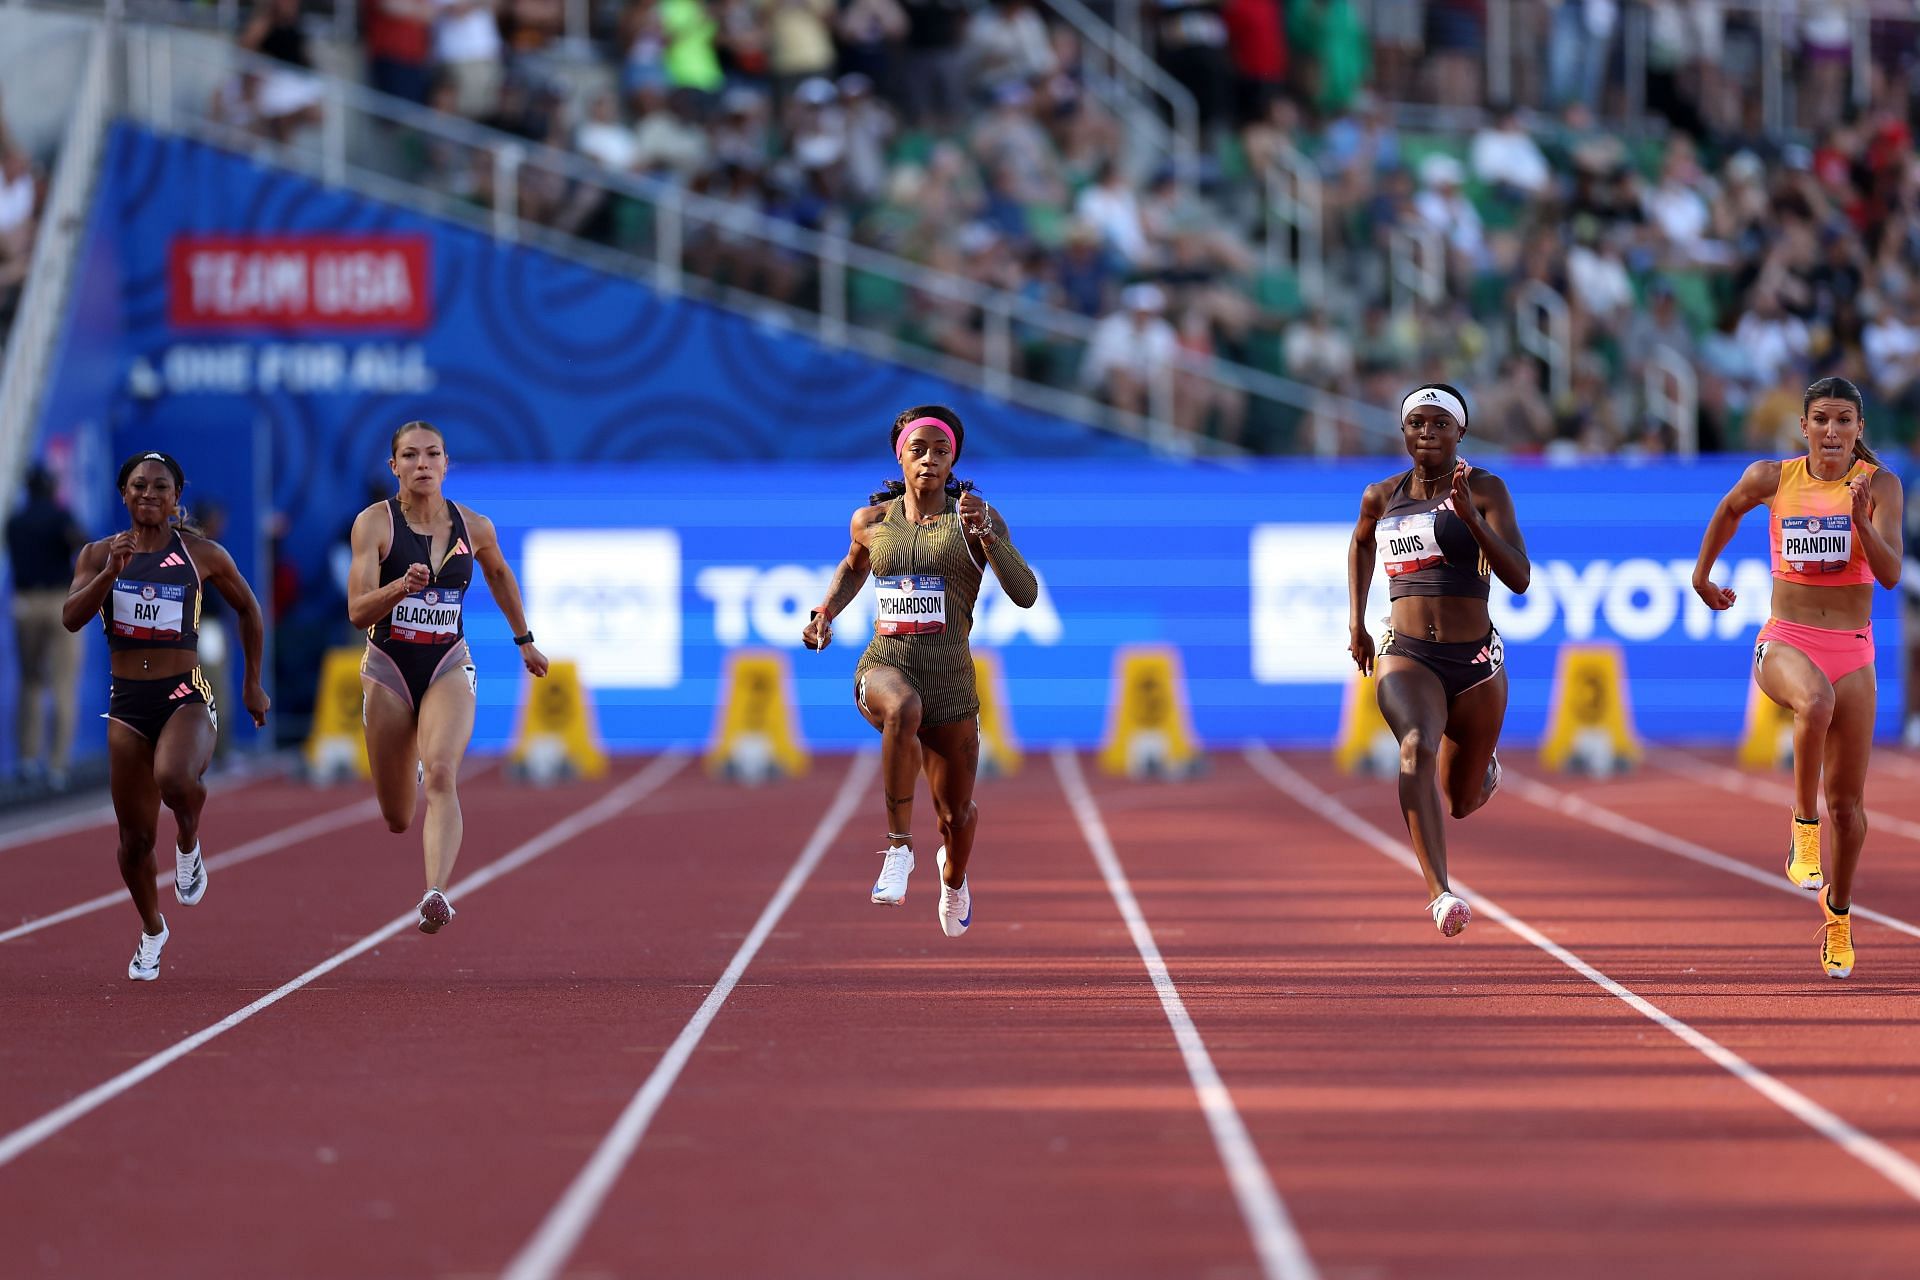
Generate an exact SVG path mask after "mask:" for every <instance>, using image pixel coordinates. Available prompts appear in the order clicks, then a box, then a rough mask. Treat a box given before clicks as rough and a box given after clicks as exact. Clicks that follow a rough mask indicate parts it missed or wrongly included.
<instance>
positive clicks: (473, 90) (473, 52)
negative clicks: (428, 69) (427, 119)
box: [433, 0, 505, 120]
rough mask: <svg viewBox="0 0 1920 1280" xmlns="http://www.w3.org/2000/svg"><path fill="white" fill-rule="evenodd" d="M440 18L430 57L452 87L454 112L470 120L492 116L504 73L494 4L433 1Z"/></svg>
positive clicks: (476, 0) (475, 0)
mask: <svg viewBox="0 0 1920 1280" xmlns="http://www.w3.org/2000/svg"><path fill="white" fill-rule="evenodd" d="M435 4H436V5H437V6H438V10H439V16H438V18H437V20H436V21H435V23H434V28H433V56H434V62H435V64H436V66H437V67H438V68H439V70H440V71H441V72H442V73H443V74H444V75H446V76H447V77H448V79H449V80H450V81H451V83H452V85H453V102H454V109H455V110H456V111H458V112H459V113H460V114H461V115H463V116H466V117H467V118H469V119H472V120H480V119H484V118H485V117H487V116H491V115H492V114H493V113H494V111H495V109H496V108H497V107H498V105H499V100H500V84H501V80H502V78H503V76H504V75H505V69H504V66H503V64H502V61H501V59H502V55H503V52H504V46H503V45H502V42H501V40H500V23H499V19H498V18H497V16H496V15H495V13H494V0H435Z"/></svg>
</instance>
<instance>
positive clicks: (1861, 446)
mask: <svg viewBox="0 0 1920 1280" xmlns="http://www.w3.org/2000/svg"><path fill="white" fill-rule="evenodd" d="M1853 460H1854V461H1855V462H1865V463H1867V464H1869V465H1871V466H1875V467H1880V468H1883V469H1884V468H1885V467H1886V465H1887V464H1886V463H1884V462H1882V461H1880V458H1879V455H1877V454H1875V453H1874V451H1873V450H1871V449H1869V448H1867V437H1866V434H1865V433H1864V432H1863V433H1861V435H1860V436H1859V437H1858V438H1857V439H1855V440H1854V442H1853Z"/></svg>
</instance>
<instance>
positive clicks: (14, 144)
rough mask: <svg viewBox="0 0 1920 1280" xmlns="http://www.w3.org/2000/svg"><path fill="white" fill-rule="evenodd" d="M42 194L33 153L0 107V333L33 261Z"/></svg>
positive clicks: (3, 330)
mask: <svg viewBox="0 0 1920 1280" xmlns="http://www.w3.org/2000/svg"><path fill="white" fill-rule="evenodd" d="M45 194H46V188H45V185H44V184H43V183H42V181H41V179H40V175H39V173H38V172H37V171H36V170H35V168H34V164H33V157H32V156H30V155H28V154H27V152H26V149H25V148H23V147H22V146H21V145H20V140H19V139H18V138H15V137H14V136H13V130H12V129H10V128H9V127H8V126H7V118H6V113H5V112H4V111H0V334H4V333H5V332H6V329H7V325H8V323H9V322H10V321H11V320H12V318H13V313H14V309H15V308H16V307H18V306H19V304H20V293H21V290H22V287H23V286H24V285H25V284H26V279H27V271H28V268H29V267H31V266H32V264H33V242H34V237H35V235H36V234H37V233H38V231H39V227H40V206H41V202H42V200H43V198H44V196H45Z"/></svg>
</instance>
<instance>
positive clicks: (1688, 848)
mask: <svg viewBox="0 0 1920 1280" xmlns="http://www.w3.org/2000/svg"><path fill="white" fill-rule="evenodd" d="M1500 785H1501V788H1502V789H1503V790H1505V789H1511V790H1512V792H1513V794H1514V795H1516V796H1518V797H1519V798H1521V799H1522V800H1525V801H1526V802H1527V803H1529V804H1534V805H1538V806H1539V807H1540V808H1542V809H1545V810H1547V811H1548V812H1550V813H1557V814H1560V815H1561V816H1562V817H1567V818H1572V819H1574V820H1576V821H1578V822H1584V823H1586V824H1587V825H1588V826H1590V827H1597V828H1598V829H1600V830H1602V831H1606V832H1610V833H1612V834H1613V835H1617V836H1624V837H1625V838H1627V839H1629V840H1633V841H1637V842H1638V843H1640V844H1644V845H1647V846H1648V847H1649V848H1654V849H1659V850H1660V851H1661V852H1663V853H1670V854H1672V855H1674V856H1675V857H1676V858H1685V859H1686V860H1687V861H1689V862H1697V863H1699V864H1700V865H1701V866H1703V867H1713V868H1714V869H1715V870H1718V871H1724V872H1726V873H1727V874H1728V875H1735V876H1739V877H1740V878H1741V879H1742V880H1751V881H1753V882H1754V883H1755V884H1761V885H1765V886H1766V887H1767V888H1769V889H1773V890H1775V891H1777V892H1779V893H1785V894H1789V895H1791V896H1793V897H1795V898H1798V899H1800V900H1801V901H1802V902H1806V901H1808V900H1809V899H1811V898H1812V897H1813V895H1812V894H1810V893H1808V892H1807V891H1806V890H1805V889H1800V888H1796V887H1795V886H1793V885H1791V884H1788V883H1787V876H1786V858H1785V857H1784V856H1782V858H1781V859H1780V867H1781V869H1780V870H1779V871H1777V872H1774V871H1763V870H1761V869H1760V868H1759V867H1755V866H1752V865H1749V864H1748V863H1745V862H1742V861H1740V859H1738V858H1733V857H1729V856H1728V855H1726V854H1724V853H1720V852H1717V851H1716V850H1713V849H1709V848H1707V847H1706V846H1705V845H1701V844H1695V843H1694V842H1693V841H1691V840H1686V839H1683V838H1681V837H1680V836H1676V835H1672V834H1670V833H1668V832H1665V831H1662V830H1660V828H1658V827H1650V826H1648V825H1647V824H1646V823H1644V822H1640V821H1637V820H1635V819H1633V818H1629V817H1627V816H1626V815H1625V814H1620V813H1615V812H1614V811H1613V810H1612V809H1604V808H1602V807H1600V806H1599V805H1597V804H1595V803H1593V801H1591V800H1586V799H1583V798H1581V797H1579V796H1576V795H1570V794H1568V793H1567V792H1565V791H1562V790H1560V789H1559V788H1557V787H1550V786H1548V785H1547V784H1546V783H1544V782H1535V781H1534V780H1533V779H1532V778H1528V777H1525V776H1523V775H1520V774H1517V773H1515V772H1513V771H1512V770H1511V769H1509V770H1508V771H1507V772H1506V775H1505V777H1504V779H1503V781H1502V782H1501V784H1500ZM1781 852H1782V854H1783V855H1784V853H1785V850H1782V851H1781ZM1851 911H1852V913H1853V918H1854V919H1855V920H1871V921H1873V922H1874V923H1875V924H1879V925H1885V926H1886V927H1887V928H1889V929H1892V930H1893V931H1894V932H1896V933H1904V934H1906V935H1907V936H1908V937H1909V938H1920V926H1916V925H1912V924H1909V923H1908V922H1906V921H1905V920H1902V919H1900V918H1898V917H1897V916H1890V915H1886V914H1884V913H1882V912H1879V911H1875V910H1874V909H1873V908H1872V907H1863V906H1861V905H1860V903H1859V901H1858V900H1856V901H1855V902H1854V904H1853V906H1852V908H1851ZM1815 923H1816V924H1817V923H1818V921H1815Z"/></svg>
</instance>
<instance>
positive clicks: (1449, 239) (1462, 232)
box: [1413, 154, 1493, 290]
mask: <svg viewBox="0 0 1920 1280" xmlns="http://www.w3.org/2000/svg"><path fill="white" fill-rule="evenodd" d="M1465 177H1466V172H1465V170H1464V169H1463V168H1462V166H1461V164H1460V162H1459V161H1458V160H1456V159H1454V158H1453V157H1452V156H1450V155H1444V154H1435V155H1430V156H1428V157H1427V158H1426V159H1425V160H1423V161H1421V162H1420V186H1421V189H1420V194H1419V195H1418V196H1415V197H1414V201H1413V208H1414V212H1415V213H1416V214H1418V215H1419V218H1420V221H1421V222H1423V223H1425V224H1426V225H1427V226H1428V227H1430V228H1432V229H1433V230H1435V231H1438V232H1439V233H1440V235H1441V236H1442V238H1443V239H1442V242H1443V243H1444V244H1445V245H1446V247H1447V259H1448V269H1449V270H1448V274H1449V276H1450V277H1451V279H1452V281H1453V285H1454V287H1455V288H1457V289H1461V290H1465V289H1466V288H1467V287H1468V286H1469V285H1470V284H1471V283H1472V281H1473V278H1474V277H1475V276H1477V275H1479V274H1480V272H1482V271H1484V270H1486V269H1487V268H1489V267H1491V266H1492V265H1493V253H1492V251H1491V250H1490V249H1489V248H1488V246H1487V237H1486V232H1485V230H1484V228H1483V227H1482V225H1481V222H1480V211H1479V210H1478V209H1475V208H1474V207H1473V202H1472V201H1471V200H1469V199H1467V197H1466V196H1465V194H1464V193H1463V192H1462V191H1461V183H1462V181H1463V179H1464V178H1465Z"/></svg>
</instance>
